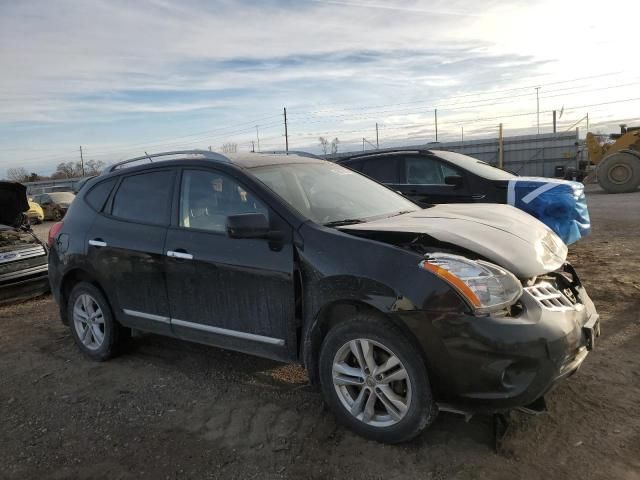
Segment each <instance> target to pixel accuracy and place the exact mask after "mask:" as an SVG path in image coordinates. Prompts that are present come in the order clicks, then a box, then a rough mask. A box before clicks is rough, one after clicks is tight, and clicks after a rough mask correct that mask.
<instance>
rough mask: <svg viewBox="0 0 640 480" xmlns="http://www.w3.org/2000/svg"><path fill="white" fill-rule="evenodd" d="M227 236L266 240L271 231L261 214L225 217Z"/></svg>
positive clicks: (265, 218)
mask: <svg viewBox="0 0 640 480" xmlns="http://www.w3.org/2000/svg"><path fill="white" fill-rule="evenodd" d="M227 235H229V237H231V238H268V237H270V236H271V229H270V228H269V221H268V220H267V217H265V216H264V215H263V214H262V213H243V214H240V215H229V216H228V217H227Z"/></svg>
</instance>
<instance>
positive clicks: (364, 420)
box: [320, 315, 437, 443]
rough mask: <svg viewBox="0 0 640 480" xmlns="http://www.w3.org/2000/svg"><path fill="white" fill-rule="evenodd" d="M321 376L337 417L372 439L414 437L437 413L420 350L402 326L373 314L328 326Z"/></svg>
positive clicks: (401, 439) (397, 440)
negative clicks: (402, 330)
mask: <svg viewBox="0 0 640 480" xmlns="http://www.w3.org/2000/svg"><path fill="white" fill-rule="evenodd" d="M320 381H321V386H322V391H323V394H324V397H325V400H326V401H327V403H328V405H329V406H330V408H331V409H332V410H333V412H334V413H335V415H336V417H337V418H338V420H339V421H340V422H341V423H343V424H345V425H347V426H348V427H350V428H351V429H352V430H354V431H356V432H357V433H358V434H360V435H362V436H364V437H367V438H370V439H372V440H376V441H380V442H385V443H398V442H403V441H406V440H410V439H411V438H413V437H415V436H416V435H418V434H419V433H420V432H421V431H422V430H423V429H424V428H426V427H427V426H428V425H430V424H431V423H432V422H433V420H434V419H435V416H436V413H437V409H436V406H435V403H434V401H433V397H432V394H431V389H430V386H429V378H428V375H427V370H426V367H425V364H424V361H423V359H422V357H421V355H420V353H419V352H418V351H417V349H416V348H415V347H414V346H413V344H411V343H410V342H409V341H408V340H407V339H406V337H405V336H404V335H403V334H402V332H401V331H400V330H399V329H397V328H396V327H394V326H393V325H392V324H391V323H390V322H388V321H385V320H383V319H381V318H378V317H375V316H368V315H359V316H357V317H355V318H353V319H352V320H349V321H347V322H344V323H341V324H339V325H337V326H336V327H334V328H332V329H331V330H330V331H329V333H328V334H327V336H326V338H325V340H324V342H323V344H322V350H321V353H320Z"/></svg>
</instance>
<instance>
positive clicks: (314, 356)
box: [300, 299, 428, 385]
mask: <svg viewBox="0 0 640 480" xmlns="http://www.w3.org/2000/svg"><path fill="white" fill-rule="evenodd" d="M363 313H365V314H370V315H374V316H376V317H378V318H381V319H383V320H384V321H387V322H390V323H391V324H393V325H394V326H395V327H397V328H398V329H399V330H400V331H401V332H402V333H403V334H404V336H405V337H406V338H407V340H409V341H410V342H411V343H412V344H413V345H414V346H415V347H416V348H417V350H418V351H419V352H420V354H421V356H422V358H423V360H424V361H425V364H427V363H426V362H427V359H426V355H425V352H424V349H423V348H422V347H421V345H420V343H419V342H418V340H417V338H416V337H415V335H414V334H413V333H412V332H411V330H410V329H409V328H408V327H407V326H406V325H405V324H404V323H403V322H401V321H399V320H398V319H396V318H394V317H393V316H392V315H389V314H388V313H386V312H384V311H382V310H380V309H378V308H376V307H374V306H372V305H370V304H368V303H366V302H364V301H362V300H353V299H339V300H334V301H332V302H330V303H327V304H326V305H324V306H323V307H322V308H320V310H319V311H318V312H317V313H316V315H315V317H314V318H313V322H312V323H311V325H310V326H309V327H308V328H307V329H305V331H304V332H305V333H304V336H303V339H302V342H301V345H300V358H301V359H302V361H303V364H304V366H305V368H306V370H307V374H308V375H309V381H310V383H311V384H312V385H318V384H319V358H320V349H321V348H322V342H323V341H324V338H325V337H326V335H327V333H328V332H329V330H331V329H332V328H333V327H335V326H336V325H338V324H339V323H341V322H344V321H346V320H348V319H349V318H352V317H353V316H354V315H356V314H363ZM427 366H428V365H427Z"/></svg>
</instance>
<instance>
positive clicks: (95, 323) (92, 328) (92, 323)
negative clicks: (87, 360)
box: [73, 293, 105, 350]
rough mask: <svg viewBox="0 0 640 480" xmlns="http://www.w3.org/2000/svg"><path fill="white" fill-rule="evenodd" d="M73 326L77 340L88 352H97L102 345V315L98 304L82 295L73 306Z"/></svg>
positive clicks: (85, 294) (90, 297)
mask: <svg viewBox="0 0 640 480" xmlns="http://www.w3.org/2000/svg"><path fill="white" fill-rule="evenodd" d="M73 324H74V327H75V329H76V334H77V335H78V339H79V340H80V341H81V342H82V344H83V345H84V346H85V347H87V348H88V349H89V350H97V349H99V348H100V347H101V346H102V344H103V343H104V337H105V330H104V315H103V313H102V309H101V308H100V305H98V302H96V300H95V299H94V298H93V297H92V296H91V295H89V294H88V293H83V294H81V295H79V296H78V298H77V299H76V301H75V303H74V305H73Z"/></svg>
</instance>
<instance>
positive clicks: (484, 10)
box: [0, 0, 640, 171]
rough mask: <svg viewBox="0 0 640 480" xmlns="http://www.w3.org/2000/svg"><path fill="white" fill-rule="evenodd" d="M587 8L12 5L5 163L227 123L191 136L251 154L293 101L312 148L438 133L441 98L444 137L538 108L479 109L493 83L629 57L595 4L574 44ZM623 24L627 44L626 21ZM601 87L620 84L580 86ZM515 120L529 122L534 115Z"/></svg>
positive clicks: (522, 81)
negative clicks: (323, 138) (319, 141)
mask: <svg viewBox="0 0 640 480" xmlns="http://www.w3.org/2000/svg"><path fill="white" fill-rule="evenodd" d="M572 8H574V9H573V10H572ZM549 12H554V15H550V14H549ZM590 15H591V14H589V10H588V9H585V8H583V7H577V6H576V4H574V2H573V1H569V2H567V5H565V4H564V3H563V4H562V5H555V4H553V3H550V2H547V1H546V0H544V1H538V2H520V1H518V2H506V1H495V0H492V1H488V2H483V3H482V4H481V5H479V4H478V3H477V2H473V1H471V0H457V1H446V2H445V1H441V0H436V1H431V2H419V1H410V0H405V1H401V0H397V1H385V2H382V1H377V0H375V1H374V0H346V1H337V0H336V1H311V2H298V1H295V2H294V1H276V0H269V1H231V0H224V1H216V2H211V1H205V0H190V1H181V2H177V1H175V2H170V1H162V0H146V1H136V2H130V1H125V0H113V1H109V2H104V1H100V0H86V1H71V0H59V1H56V2H49V1H44V0H40V1H38V0H36V1H33V2H8V3H5V4H3V6H2V15H0V65H2V71H3V74H2V75H1V76H0V143H1V144H2V145H3V146H4V151H3V147H0V162H1V163H0V166H9V164H10V163H11V164H13V162H16V161H22V162H25V164H26V165H31V166H33V168H42V169H45V168H51V162H49V163H47V158H46V155H43V154H42V153H41V150H37V149H40V148H42V143H43V144H45V145H50V146H51V150H52V152H53V155H56V153H55V152H57V151H60V152H62V151H74V150H75V149H77V145H78V144H83V145H85V144H88V145H89V146H88V147H87V149H88V151H93V152H95V154H96V156H100V155H102V158H104V159H106V160H108V159H109V156H110V155H111V153H113V152H114V151H116V152H117V153H118V154H123V155H125V154H127V153H128V152H130V153H132V154H138V153H139V151H138V150H137V149H138V148H139V147H138V145H141V144H144V142H147V144H148V145H158V146H161V145H163V144H164V145H169V144H171V140H172V139H174V138H176V137H185V136H188V135H189V134H190V133H193V132H200V131H206V130H207V129H209V130H216V129H218V130H217V133H216V134H215V135H214V134H211V135H208V136H207V135H200V136H196V135H194V136H192V137H188V138H191V139H193V140H194V141H193V142H192V144H191V146H197V145H199V144H197V142H199V141H202V142H203V143H202V145H204V146H206V145H208V144H210V143H209V142H211V143H213V144H214V145H215V144H216V142H219V143H222V141H223V140H225V139H226V138H232V139H233V140H235V141H238V142H239V143H241V146H242V148H248V145H249V141H250V140H251V138H252V137H251V135H253V134H252V133H251V130H252V128H253V126H252V125H251V122H252V119H259V118H263V117H267V116H273V115H278V114H279V113H280V112H282V107H283V106H287V107H288V109H289V112H290V131H291V132H292V138H293V139H296V140H295V141H298V142H299V143H298V144H296V146H297V147H312V146H313V145H314V144H315V139H314V135H315V134H316V133H319V132H325V133H326V134H327V135H333V136H335V135H343V136H344V138H345V142H343V144H345V145H346V144H348V142H347V141H346V140H350V141H352V142H353V144H354V145H355V144H357V143H358V142H359V141H360V142H361V138H362V136H365V135H369V133H368V132H370V131H371V128H372V126H374V124H375V122H378V123H380V124H383V125H387V130H386V131H385V133H386V139H385V141H392V140H393V141H395V140H397V139H402V138H406V137H411V138H413V137H416V136H420V135H426V134H430V133H429V132H431V131H432V129H431V127H425V125H430V124H431V123H432V119H433V112H432V109H433V108H435V107H436V106H438V104H442V105H447V106H448V107H446V108H445V107H441V110H440V113H441V120H442V123H443V126H442V128H443V132H446V131H447V128H449V129H450V131H451V132H454V131H457V129H458V122H465V121H468V122H471V121H474V119H481V118H485V117H489V118H491V117H495V116H497V115H499V114H502V115H509V114H513V113H515V112H518V111H519V112H522V111H526V110H530V109H531V108H534V106H535V103H534V101H535V99H534V98H533V97H531V96H530V95H529V96H526V95H523V96H518V95H515V96H514V97H513V101H510V99H509V98H506V99H504V98H503V99H502V100H499V101H496V102H495V104H494V105H491V103H492V102H487V101H485V102H484V103H483V102H482V100H487V99H491V98H499V97H500V96H501V95H502V96H503V97H504V96H505V94H493V95H492V94H491V92H495V91H501V90H507V89H509V88H516V87H523V86H532V85H534V84H536V83H553V82H554V81H558V80H559V79H567V78H577V77H580V76H586V75H588V74H590V73H591V74H593V71H592V68H591V65H593V61H592V60H593V58H592V56H593V55H595V56H596V58H607V59H608V61H607V64H608V65H614V66H615V62H616V61H618V62H620V65H622V63H621V62H622V61H621V60H620V58H621V57H620V55H622V54H618V53H616V52H618V51H619V50H620V49H619V48H618V47H617V46H616V47H615V49H613V48H612V47H611V45H609V44H608V43H607V42H608V40H606V39H607V38H614V37H613V36H610V37H609V36H607V31H608V30H607V29H610V28H613V27H610V25H611V24H612V22H611V20H612V18H611V17H612V15H613V14H611V13H610V12H607V11H603V12H600V11H599V17H601V18H600V19H599V20H600V21H599V22H598V28H599V35H598V36H595V35H594V36H586V37H585V36H580V37H578V35H582V34H583V29H584V28H589V27H590V26H591V25H592V24H593V23H594V20H593V19H591V17H590ZM568 20H570V21H568ZM617 22H618V23H617V25H621V27H622V28H621V29H620V31H621V33H620V35H622V37H624V35H626V34H625V33H624V32H625V31H626V30H625V29H624V27H625V26H628V25H627V24H628V23H629V21H628V20H627V19H625V18H621V19H619V20H617ZM585 26H586V27H585ZM616 30H618V29H616ZM620 35H618V38H617V40H616V43H618V41H622V40H624V38H622V40H621V39H620V38H621V37H620ZM575 38H580V44H579V45H578V46H577V45H576V44H575V42H574V41H573V40H572V39H575ZM609 59H611V61H610V60H609ZM612 62H613V63H612ZM624 65H625V75H626V77H625V81H626V82H630V81H632V80H633V79H634V78H636V77H637V78H638V79H640V67H638V66H635V65H629V64H628V62H626V61H625V64H624ZM618 70H620V68H618ZM634 75H635V77H634ZM630 79H631V80H630ZM605 80H606V82H608V83H607V85H611V86H613V85H615V84H616V82H617V83H623V81H622V79H618V78H612V79H600V80H593V81H584V82H582V83H580V82H577V83H576V84H575V85H571V86H572V87H573V86H575V87H577V86H582V87H584V88H585V89H586V88H587V87H594V86H595V87H598V86H599V85H603V82H605ZM558 88H559V87H554V86H551V87H550V88H547V87H543V90H542V93H543V97H544V95H550V96H549V98H546V97H545V98H543V100H542V108H543V109H548V108H555V104H553V103H552V102H556V101H557V102H561V99H558V98H553V97H551V95H553V93H552V92H553V91H554V90H557V89H558ZM527 91H528V92H529V94H533V93H534V92H533V90H532V89H531V90H524V92H527ZM547 92H550V93H548V94H547ZM515 93H517V94H522V93H523V92H522V91H520V92H515ZM566 93H567V94H569V93H571V92H566ZM628 93H629V92H628V91H626V90H612V91H607V92H602V93H599V92H596V93H595V95H597V99H594V95H593V94H592V95H591V96H587V94H585V97H583V98H577V97H575V96H574V97H570V96H568V97H567V99H566V101H567V102H571V101H575V103H574V104H575V105H581V104H588V103H589V102H590V101H591V102H592V103H597V102H596V100H597V101H603V102H604V101H606V100H609V99H611V100H613V99H616V98H624V96H623V95H627V94H628ZM478 94H481V95H478ZM461 95H462V97H461ZM472 95H475V96H472ZM506 95H507V96H508V94H506ZM471 100H476V104H473V103H471ZM454 104H455V105H459V106H460V108H459V109H454V107H453V105H454ZM385 105H386V106H385ZM478 105H481V107H478ZM377 106H380V107H379V108H378V107H377ZM447 108H448V109H449V111H447ZM625 108H626V109H625ZM625 108H622V107H619V108H618V107H616V110H615V111H612V112H610V113H607V115H608V116H610V117H611V118H616V117H625V116H631V114H630V113H629V112H628V111H629V110H630V109H632V108H633V106H628V107H625ZM611 109H613V107H611ZM512 121H513V123H514V127H515V123H516V122H517V126H518V128H520V127H523V128H524V127H526V126H529V127H530V126H531V119H530V118H528V117H523V118H517V117H514V118H513V120H512ZM247 122H249V127H251V128H246V127H245V128H240V127H235V125H238V124H246V123H247ZM256 123H260V122H256ZM447 123H449V125H450V127H447V126H446V125H447ZM494 123H495V122H494ZM262 124H263V126H264V133H263V135H264V136H265V141H264V144H265V145H267V144H269V143H271V144H273V145H276V144H279V143H282V133H281V132H280V129H281V125H280V124H279V123H277V122H274V121H266V122H262ZM271 124H273V125H271ZM403 125H404V127H401V126H403ZM220 129H222V130H220ZM394 129H395V130H394ZM483 129H486V126H481V125H478V131H482V130H483ZM260 130H261V131H262V128H261V129H260ZM469 130H470V131H471V130H472V127H471V126H469ZM236 131H240V132H241V133H237V134H236V133H229V132H236ZM221 132H222V133H221ZM224 132H226V133H224ZM340 132H344V133H340ZM225 135H227V137H226V138H225ZM267 138H269V140H266V139H267ZM34 142H35V143H36V145H35V146H34ZM181 142H182V144H185V143H186V142H185V139H184V138H182V139H180V138H179V139H176V140H175V142H174V144H181ZM205 142H206V143H205ZM127 145H135V147H131V149H130V150H129V151H128V150H127ZM32 147H33V148H35V149H36V150H33V151H30V148H32ZM9 151H10V152H11V154H7V153H6V152H9ZM16 151H18V152H23V153H25V155H24V156H23V157H21V158H18V159H16V158H17V157H15V154H14V153H15V152H16ZM109 152H111V153H109ZM46 165H49V167H46ZM1 170H2V169H0V171H1Z"/></svg>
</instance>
